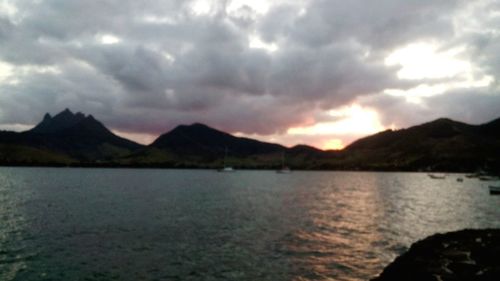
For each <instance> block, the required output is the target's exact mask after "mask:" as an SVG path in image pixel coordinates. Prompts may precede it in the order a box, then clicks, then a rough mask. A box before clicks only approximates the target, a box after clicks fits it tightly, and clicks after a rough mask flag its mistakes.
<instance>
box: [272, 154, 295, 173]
mask: <svg viewBox="0 0 500 281" xmlns="http://www.w3.org/2000/svg"><path fill="white" fill-rule="evenodd" d="M291 172H292V171H291V170H290V168H289V167H288V166H286V165H285V152H283V153H282V154H281V168H280V169H279V170H276V173H278V174H290V173H291Z"/></svg>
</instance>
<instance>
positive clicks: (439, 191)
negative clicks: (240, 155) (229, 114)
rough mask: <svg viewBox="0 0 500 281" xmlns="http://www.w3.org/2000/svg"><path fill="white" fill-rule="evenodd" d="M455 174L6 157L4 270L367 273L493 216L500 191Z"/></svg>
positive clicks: (65, 276) (141, 276)
mask: <svg viewBox="0 0 500 281" xmlns="http://www.w3.org/2000/svg"><path fill="white" fill-rule="evenodd" d="M456 177H457V175H448V177H447V178H446V179H445V180H432V179H429V178H428V177H427V175H426V174H420V173H355V172H293V173H291V174H287V175H283V174H276V173H274V172H271V171H238V172H236V173H217V172H214V171H195V170H134V169H69V168H59V169H53V168H0V280H2V281H3V280H23V281H25V280H272V281H280V280H367V279H369V278H371V277H374V276H375V275H377V274H378V273H379V272H380V271H381V270H382V269H383V267H384V266H385V265H387V263H389V262H390V261H392V260H393V259H394V258H395V257H396V256H397V255H399V254H401V253H402V252H404V251H405V250H406V249H407V248H408V247H409V246H410V245H411V243H412V242H414V241H416V240H418V239H421V238H424V237H425V236H428V235H431V234H434V233H436V232H445V231H452V230H457V229H462V228H486V227H500V196H490V195H489V193H488V188H487V185H488V183H487V182H480V181H478V180H475V179H474V180H473V179H464V182H463V183H459V182H457V181H456Z"/></svg>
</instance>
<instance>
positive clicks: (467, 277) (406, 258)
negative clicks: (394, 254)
mask: <svg viewBox="0 0 500 281" xmlns="http://www.w3.org/2000/svg"><path fill="white" fill-rule="evenodd" d="M389 280H391V281H392V280H395V281H396V280H397V281H401V280H407V281H413V280H415V281H417V280H418V281H427V280H429V281H431V280H433V281H434V280H442V281H447V280H454V281H476V280H477V281H493V280H496V281H498V280H500V229H484V230H470V229H467V230H462V231H456V232H450V233H446V234H436V235H432V236H430V237H427V238H425V239H423V240H421V241H418V242H416V243H414V244H413V245H412V246H411V247H410V249H409V250H408V251H407V252H406V253H404V254H402V255H401V256H399V257H398V258H396V260H394V262H392V263H391V264H390V265H388V266H387V267H386V268H385V269H384V270H383V272H382V273H381V274H380V275H379V276H378V277H377V278H375V279H372V281H389Z"/></svg>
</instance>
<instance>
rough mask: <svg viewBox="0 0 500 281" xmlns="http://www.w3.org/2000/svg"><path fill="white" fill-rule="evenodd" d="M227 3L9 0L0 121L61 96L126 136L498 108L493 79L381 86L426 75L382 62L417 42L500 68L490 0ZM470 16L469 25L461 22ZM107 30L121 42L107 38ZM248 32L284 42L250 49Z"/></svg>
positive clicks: (57, 103) (44, 107)
mask: <svg viewBox="0 0 500 281" xmlns="http://www.w3.org/2000/svg"><path fill="white" fill-rule="evenodd" d="M7 2H8V1H7ZM7 2H5V1H4V3H7ZM229 2H230V1H219V2H216V4H215V5H214V6H213V7H212V10H211V12H210V13H208V14H196V13H194V12H193V10H192V9H191V7H192V5H191V4H192V3H191V2H189V1H173V0H171V1H153V0H148V1H130V0H120V1H118V0H107V1H97V2H96V1H82V0H80V1H72V0H47V1H28V0H18V1H15V2H9V3H11V5H13V6H15V9H16V10H17V12H15V13H12V12H11V13H8V12H4V13H1V12H0V42H1V44H0V61H3V62H6V63H8V64H9V65H12V66H13V70H12V74H11V75H10V76H9V77H8V79H7V80H6V81H3V82H2V81H1V80H0V123H1V124H10V123H23V124H33V123H34V122H36V121H38V120H39V119H40V118H41V116H42V114H43V113H44V112H52V113H54V112H56V111H59V110H61V109H63V108H65V107H69V108H72V109H74V110H79V111H83V112H86V113H92V114H94V115H95V116H97V117H98V118H99V119H101V120H102V121H104V122H105V123H106V124H107V125H109V126H110V127H112V128H115V129H118V130H121V131H127V132H134V133H150V134H160V133H163V132H165V131H166V130H168V129H170V128H172V127H173V126H175V125H177V124H179V123H191V122H204V123H207V124H210V125H213V126H216V127H218V128H220V129H224V130H228V131H240V132H243V133H248V134H255V133H256V134H276V133H283V132H286V130H287V129H288V128H289V127H291V126H299V125H304V124H311V123H314V122H315V120H317V121H321V118H322V117H321V116H323V111H326V110H330V109H334V108H337V107H340V106H343V105H346V104H350V103H352V102H358V103H363V104H364V105H366V106H370V107H373V108H375V109H376V110H377V111H378V112H379V113H380V114H381V118H382V121H383V122H384V124H398V125H399V126H405V125H409V124H415V123H418V122H420V121H422V120H425V121H427V120H428V119H429V118H430V116H436V117H438V116H450V117H457V118H458V119H461V120H464V121H470V122H479V121H485V119H487V118H493V117H496V116H493V115H494V114H496V112H497V111H498V108H500V107H498V104H499V96H498V84H497V83H496V82H494V83H492V84H491V85H489V86H487V87H486V88H481V89H479V90H477V91H476V90H475V89H473V90H460V89H458V90H457V89H454V90H453V91H449V92H447V93H445V94H442V95H440V96H436V97H432V98H429V99H428V100H425V102H424V103H423V104H420V105H415V104H411V103H407V102H406V101H405V100H404V99H403V98H395V97H389V96H387V95H385V94H383V93H382V92H383V90H384V89H389V88H392V89H394V88H397V89H403V90H404V89H409V88H412V87H414V86H417V85H419V84H421V83H424V82H425V83H430V84H432V83H433V81H420V80H401V79H398V77H397V72H398V70H399V67H398V66H387V65H386V64H385V63H384V60H385V58H386V57H387V55H388V54H390V53H391V52H392V51H393V50H395V49H397V48H400V47H403V46H405V45H407V44H409V43H412V42H418V41H432V42H435V43H436V42H437V43H438V44H439V45H441V46H444V47H443V48H454V47H456V46H465V51H464V53H463V54H462V55H463V56H464V58H465V59H467V60H470V61H472V62H473V63H474V64H475V65H476V66H477V67H478V72H477V73H482V74H483V75H486V74H487V75H490V76H492V77H493V78H496V77H497V76H498V73H499V71H500V57H499V56H498V53H499V50H500V43H499V42H500V40H498V39H499V38H498V37H499V36H500V35H499V34H500V32H499V30H498V28H496V27H497V26H500V17H498V13H497V14H495V13H493V11H497V12H498V11H499V9H500V7H499V3H498V1H478V2H475V3H476V4H474V5H472V4H470V3H468V2H469V1H455V0H453V1H452V0H440V1H435V0H432V1H431V0H418V1H417V0H411V1H408V0H383V1H361V0H354V1H326V0H317V1H314V0H311V1H292V3H286V2H283V1H280V2H279V4H276V5H271V6H270V9H269V11H267V13H265V14H260V13H258V12H256V11H254V10H252V9H251V8H250V7H248V6H246V7H241V8H240V9H239V10H237V11H236V12H232V13H229V12H227V11H226V4H228V3H229ZM478 3H480V4H478ZM4 6H5V5H4ZM483 9H488V10H487V11H489V12H490V13H488V16H484V14H482V16H479V15H480V13H481V12H482V11H483ZM468 14H470V15H473V16H476V15H477V16H478V17H477V18H475V19H474V22H472V23H470V24H475V25H476V29H470V30H469V29H467V32H464V30H465V29H464V28H462V27H463V25H465V24H466V23H462V22H461V19H462V17H465V15H468ZM467 24H469V23H467ZM106 36H108V37H106ZM109 36H114V37H116V38H118V39H119V40H118V41H117V42H115V43H114V44H103V42H101V40H102V38H105V39H106V38H108V39H110V38H111V39H112V37H109ZM252 37H259V38H260V40H261V41H263V42H264V43H267V44H272V43H274V44H276V45H277V46H278V49H277V50H276V51H275V52H270V51H268V50H265V49H262V48H250V47H249V46H250V43H252V42H251V40H252ZM431 80H432V79H431ZM471 101H472V103H471Z"/></svg>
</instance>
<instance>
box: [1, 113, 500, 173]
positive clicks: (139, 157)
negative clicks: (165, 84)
mask: <svg viewBox="0 0 500 281" xmlns="http://www.w3.org/2000/svg"><path fill="white" fill-rule="evenodd" d="M499 136H500V118H499V119H495V120H492V121H491V122H488V123H485V124H482V125H469V124H465V123H462V122H457V121H453V120H451V119H447V118H440V119H437V120H434V121H432V122H428V123H424V124H421V125H417V126H413V127H410V128H406V129H400V130H386V131H383V132H379V133H377V134H374V135H372V136H368V137H365V138H362V139H359V140H357V141H355V142H353V143H352V144H350V145H349V146H348V147H346V148H345V149H344V150H341V151H323V150H320V149H317V148H314V147H311V146H308V145H296V146H294V147H292V148H287V147H285V146H282V145H279V144H275V143H268V142H262V141H258V140H254V139H250V138H244V137H237V136H233V135H231V134H228V133H226V132H223V131H220V130H217V129H214V128H211V127H209V126H207V125H204V124H201V123H194V124H191V125H179V126H177V127H175V128H174V129H173V130H171V131H169V132H167V133H165V134H162V135H161V136H159V137H158V138H157V139H156V140H155V141H154V142H153V143H152V144H150V145H148V146H143V145H140V144H137V143H135V142H132V141H130V140H127V139H124V138H121V137H119V136H116V135H115V134H113V133H112V132H111V131H110V130H109V129H107V128H106V127H105V126H104V125H103V124H102V123H101V122H99V121H98V120H96V119H95V118H94V117H93V116H92V115H87V116H86V115H85V114H83V113H80V112H77V113H72V112H71V111H70V110H69V109H66V110H64V111H62V112H60V113H59V114H57V115H55V116H53V117H52V116H51V115H50V114H48V113H47V114H45V116H44V117H43V120H42V121H41V122H40V123H39V124H37V125H36V126H35V127H34V128H33V129H31V130H28V131H26V132H21V133H15V132H6V131H0V164H3V165H9V164H16V165H53V164H58V165H59V164H61V165H62V164H64V165H91V166H100V165H104V166H134V167H191V168H216V167H220V166H221V165H222V163H223V161H224V159H225V158H226V160H225V161H226V165H231V166H234V167H237V168H269V169H270V168H278V167H281V165H282V160H283V159H285V162H286V163H285V164H286V165H288V166H290V167H292V169H341V170H398V171H417V170H440V171H474V170H476V169H479V168H486V169H490V170H499V169H500V164H499V162H500V161H499V158H500V138H499ZM226 151H227V153H226Z"/></svg>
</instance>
